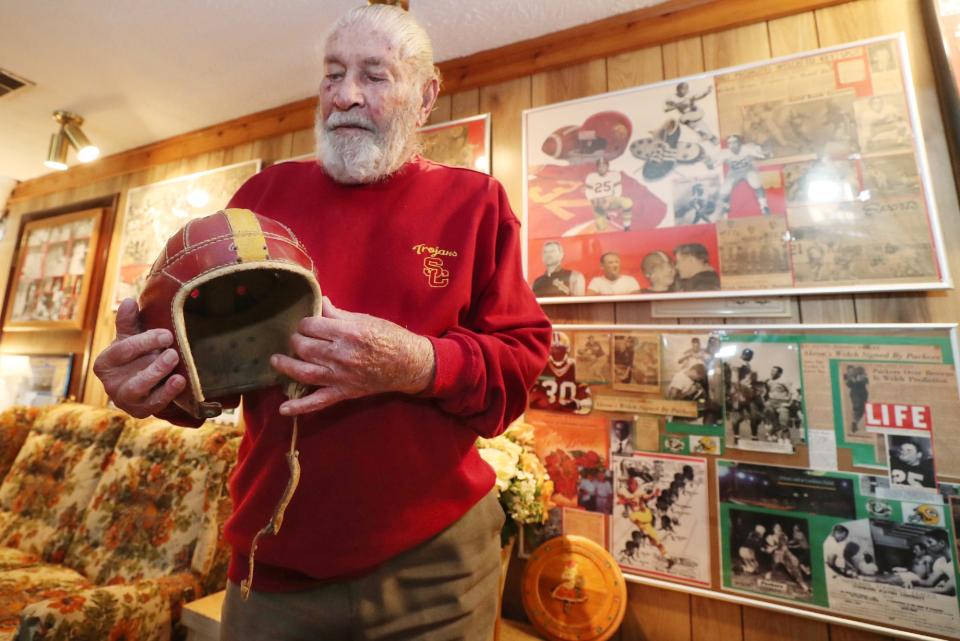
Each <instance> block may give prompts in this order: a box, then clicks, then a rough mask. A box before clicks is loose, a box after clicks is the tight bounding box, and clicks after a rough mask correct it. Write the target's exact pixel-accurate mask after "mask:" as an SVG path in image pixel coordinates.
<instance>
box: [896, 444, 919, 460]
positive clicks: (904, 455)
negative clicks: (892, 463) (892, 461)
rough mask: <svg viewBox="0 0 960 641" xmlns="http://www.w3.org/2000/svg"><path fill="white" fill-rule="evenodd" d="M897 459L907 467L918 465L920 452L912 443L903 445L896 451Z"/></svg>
mask: <svg viewBox="0 0 960 641" xmlns="http://www.w3.org/2000/svg"><path fill="white" fill-rule="evenodd" d="M897 458H898V459H900V460H901V461H903V462H904V463H906V464H907V465H917V464H918V463H920V450H919V449H917V446H916V445H914V444H913V443H903V444H902V445H901V446H900V449H899V450H897Z"/></svg>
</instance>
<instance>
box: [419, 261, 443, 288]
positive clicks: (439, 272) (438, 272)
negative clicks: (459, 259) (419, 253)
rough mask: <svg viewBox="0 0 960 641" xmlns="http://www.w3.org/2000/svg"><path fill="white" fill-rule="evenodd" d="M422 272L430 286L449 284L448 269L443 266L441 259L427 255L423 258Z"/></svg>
mask: <svg viewBox="0 0 960 641" xmlns="http://www.w3.org/2000/svg"><path fill="white" fill-rule="evenodd" d="M423 273H424V275H426V277H427V284H429V285H430V287H446V286H447V285H449V284H450V271H449V270H448V269H446V268H444V266H443V259H442V258H439V257H437V256H427V257H426V258H424V259H423Z"/></svg>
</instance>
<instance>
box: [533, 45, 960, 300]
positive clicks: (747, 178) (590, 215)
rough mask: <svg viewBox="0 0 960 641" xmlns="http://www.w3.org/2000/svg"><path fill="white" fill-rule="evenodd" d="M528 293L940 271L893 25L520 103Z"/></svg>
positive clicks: (652, 290)
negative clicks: (682, 74)
mask: <svg viewBox="0 0 960 641" xmlns="http://www.w3.org/2000/svg"><path fill="white" fill-rule="evenodd" d="M523 143H524V151H523V156H524V174H525V176H527V179H526V182H525V183H524V203H523V204H524V212H525V216H524V221H525V222H524V234H525V240H524V250H525V251H524V260H525V265H526V274H527V278H528V280H529V282H530V284H531V286H532V287H533V289H534V292H535V293H536V294H537V297H538V298H539V299H540V300H541V301H542V302H545V303H561V302H589V301H601V300H606V301H609V300H643V299H668V298H693V297H730V296H731V295H733V296H735V297H748V296H770V295H795V294H805V293H824V292H841V291H843V292H852V291H857V292H865V291H895V290H925V289H943V288H947V287H950V286H951V283H950V277H949V274H948V271H947V267H946V260H945V255H944V250H943V241H942V238H941V235H940V229H939V224H938V221H937V215H936V211H935V207H934V201H933V198H932V196H931V190H930V185H929V175H928V168H927V161H926V155H925V151H924V146H923V137H922V135H921V131H920V128H919V120H918V118H917V108H916V104H915V97H914V95H913V83H912V80H911V77H910V62H909V60H908V58H907V52H906V44H905V39H904V37H903V36H902V35H898V36H886V37H882V38H876V39H873V40H866V41H862V42H856V43H849V44H844V45H842V46H839V47H834V48H830V49H821V50H818V51H812V52H807V53H803V54H799V55H795V56H790V57H785V58H778V59H773V60H769V61H764V62H761V63H756V64H751V65H746V66H742V67H736V68H729V69H721V70H718V71H714V72H710V73H705V74H701V75H698V76H691V77H687V78H681V79H677V80H670V81H666V82H661V83H657V84H652V85H646V86H641V87H636V88H632V89H627V90H624V91H618V92H614V93H608V94H603V95H599V96H591V97H589V98H583V99H579V100H574V101H570V102H565V103H558V104H553V105H548V106H545V107H539V108H536V109H530V110H527V111H525V112H524V114H523Z"/></svg>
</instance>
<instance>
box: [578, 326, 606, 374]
mask: <svg viewBox="0 0 960 641" xmlns="http://www.w3.org/2000/svg"><path fill="white" fill-rule="evenodd" d="M573 344H574V360H575V361H576V363H577V382H578V383H594V384H596V385H608V384H609V383H610V375H611V364H612V355H613V352H612V350H611V348H610V334H607V333H600V334H595V333H592V332H574V334H573Z"/></svg>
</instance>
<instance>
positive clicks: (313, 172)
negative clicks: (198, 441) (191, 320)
mask: <svg viewBox="0 0 960 641" xmlns="http://www.w3.org/2000/svg"><path fill="white" fill-rule="evenodd" d="M230 207H241V208H246V209H251V210H253V211H255V212H257V213H259V214H262V215H264V216H267V217H270V218H274V219H276V220H278V221H280V222H282V223H284V224H286V225H288V226H289V227H290V228H291V229H292V230H293V232H294V233H295V234H296V235H297V237H298V238H299V239H300V240H301V242H303V244H304V245H305V246H306V248H307V251H308V252H309V253H310V255H311V256H312V257H313V260H314V261H315V264H316V271H317V275H318V280H319V282H320V288H321V290H322V291H323V293H324V295H326V296H328V297H329V298H330V300H331V301H332V302H333V303H334V305H336V306H337V307H338V308H340V309H343V310H346V311H351V312H361V313H366V314H370V315H373V316H378V317H380V318H385V319H387V320H390V321H393V322H395V323H397V324H399V325H402V326H404V327H406V328H407V329H409V330H411V331H413V332H416V333H418V334H421V335H424V336H427V337H429V338H430V340H431V342H432V343H433V346H434V350H435V353H436V376H435V380H434V382H433V384H432V386H431V388H430V389H428V390H427V391H426V392H425V393H424V394H422V395H421V396H418V397H411V396H405V395H400V394H387V395H380V396H375V397H367V398H363V399H355V400H351V401H344V402H341V403H339V404H337V405H335V406H333V407H331V408H328V409H327V410H325V411H322V412H319V413H315V414H309V415H306V416H303V417H301V419H300V440H299V443H298V449H299V451H300V462H301V465H302V476H301V479H300V485H299V487H298V489H297V491H296V494H295V495H294V497H293V501H292V502H291V504H290V506H289V507H288V509H287V511H286V514H285V516H284V520H283V527H282V528H281V531H280V533H279V535H277V536H266V537H263V538H262V539H261V540H260V543H259V545H258V548H257V558H256V575H255V579H254V589H256V590H262V591H283V590H290V589H299V588H303V587H308V586H310V585H313V584H316V583H318V582H319V581H323V580H328V579H334V578H342V577H349V576H357V575H360V574H363V573H365V572H367V571H369V570H372V569H373V568H375V567H376V566H377V565H379V564H381V563H383V562H384V561H386V560H387V559H390V558H391V557H393V556H395V555H397V554H398V553H400V552H403V551H404V550H407V549H409V548H412V547H414V546H416V545H418V544H419V543H422V542H424V541H426V540H427V539H429V538H430V537H432V536H433V535H435V534H437V533H439V532H440V531H442V530H443V529H445V528H446V527H447V526H449V525H451V524H452V523H453V522H454V521H456V520H457V519H458V518H459V517H460V516H461V515H463V514H464V513H465V512H466V511H467V510H468V509H469V508H470V507H472V506H473V505H474V504H475V503H476V502H477V501H478V500H480V498H482V497H483V496H484V495H485V494H486V493H487V492H489V491H490V489H491V488H492V487H493V484H494V473H493V470H492V469H491V468H490V467H489V466H488V465H487V464H486V463H484V462H483V460H482V459H481V458H480V456H479V455H478V454H477V450H476V448H475V447H474V441H475V440H476V437H477V436H478V435H481V436H487V437H489V436H493V435H495V434H498V433H499V432H500V431H502V430H503V428H504V426H505V425H506V424H507V423H509V422H510V421H512V420H513V419H515V418H516V417H517V416H519V415H520V414H521V413H522V412H523V410H524V407H525V404H526V399H527V389H528V388H529V387H530V385H531V384H532V383H533V382H534V380H535V379H536V377H537V375H538V374H539V373H540V371H541V370H542V369H543V366H544V364H545V362H546V356H547V349H548V346H549V335H550V325H549V322H548V321H547V319H546V317H545V316H544V313H543V311H542V310H541V309H540V307H539V306H538V305H537V303H536V301H535V300H534V296H533V293H532V292H531V291H530V288H529V286H528V285H527V283H526V282H525V280H524V278H523V273H522V269H521V264H520V224H519V222H518V220H517V218H516V216H515V215H514V214H513V212H512V211H511V209H510V205H509V204H508V202H507V197H506V194H505V193H504V191H503V188H502V187H501V185H500V184H499V183H498V182H497V181H495V180H494V179H492V178H490V177H489V176H487V175H485V174H481V173H478V172H475V171H470V170H467V169H454V168H450V167H445V166H442V165H438V164H436V163H432V162H430V161H427V160H423V159H420V158H417V159H415V160H413V161H411V162H409V163H407V164H406V165H404V166H403V167H402V168H401V169H400V170H399V171H398V172H397V173H396V174H394V175H393V176H391V177H389V178H388V179H387V180H385V181H383V182H380V183H376V184H372V185H364V186H345V185H340V184H337V183H335V182H333V181H332V180H331V179H330V178H328V177H327V176H326V174H324V173H323V171H322V170H321V169H320V167H319V166H318V165H317V164H316V163H313V162H300V163H283V164H280V165H276V166H273V167H270V168H269V169H267V170H265V171H263V172H262V173H260V174H258V175H257V176H254V177H253V178H251V179H250V180H249V181H248V182H247V183H246V184H245V185H244V186H243V187H241V189H240V190H239V191H238V192H237V193H236V195H235V196H234V197H233V199H232V200H231V202H230ZM283 400H285V398H284V397H283V396H282V394H281V392H280V391H279V390H278V389H276V388H272V389H268V390H264V391H261V392H257V393H253V394H246V395H244V402H243V408H244V419H245V422H246V426H247V431H246V434H245V436H244V439H243V442H242V445H241V446H240V452H239V459H238V463H237V467H236V471H235V472H234V474H233V477H232V479H231V487H230V489H231V495H232V498H233V501H234V512H233V516H232V517H231V518H230V520H229V521H228V523H227V525H226V537H227V539H228V540H229V542H230V543H231V544H232V545H233V548H234V557H233V560H232V563H231V567H230V578H231V579H232V580H233V581H236V582H239V581H240V580H241V579H243V578H245V577H246V573H247V558H246V556H245V553H246V552H248V551H249V549H250V542H251V541H252V539H253V536H254V534H255V533H256V532H257V531H258V530H259V529H260V528H262V527H263V526H264V525H265V524H266V523H267V521H268V520H269V519H270V516H271V514H272V513H273V510H274V507H275V506H276V504H277V501H278V500H279V498H280V496H281V494H282V493H283V489H284V487H285V485H286V483H287V478H288V472H287V465H286V462H285V459H284V453H285V452H286V450H287V449H288V448H289V441H290V424H291V421H292V419H290V418H286V417H281V416H280V415H279V413H278V407H279V405H280V403H281V402H282V401H283Z"/></svg>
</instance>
